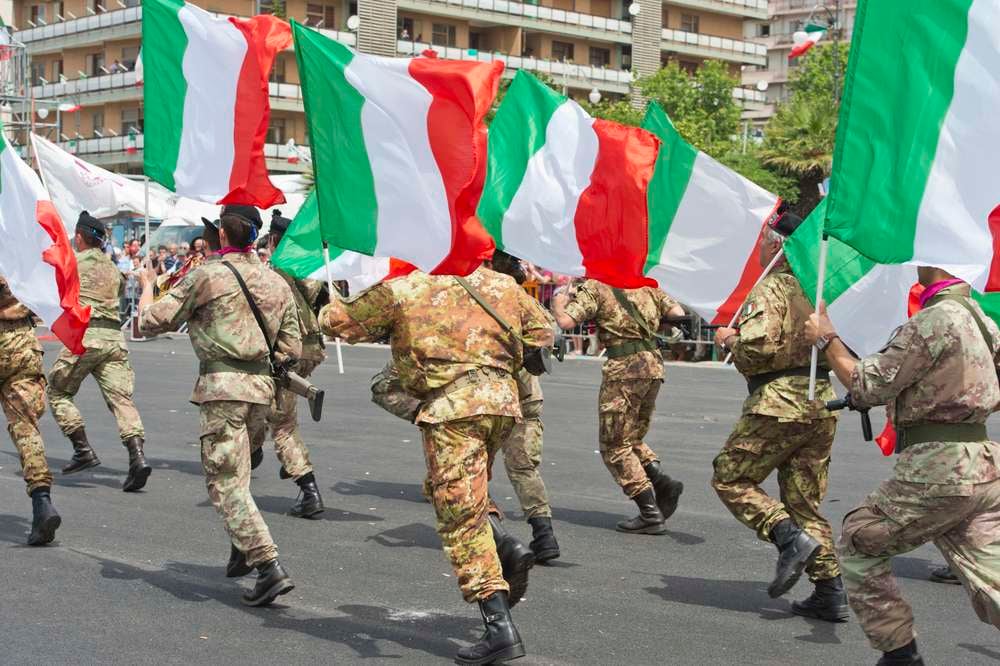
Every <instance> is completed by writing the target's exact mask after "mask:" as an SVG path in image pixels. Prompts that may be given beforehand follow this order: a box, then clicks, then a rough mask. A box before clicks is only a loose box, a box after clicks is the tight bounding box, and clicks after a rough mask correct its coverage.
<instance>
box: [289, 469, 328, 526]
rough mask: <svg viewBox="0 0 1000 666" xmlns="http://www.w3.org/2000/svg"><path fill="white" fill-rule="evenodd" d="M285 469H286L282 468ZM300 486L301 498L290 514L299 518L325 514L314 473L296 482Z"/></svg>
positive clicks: (296, 501)
mask: <svg viewBox="0 0 1000 666" xmlns="http://www.w3.org/2000/svg"><path fill="white" fill-rule="evenodd" d="M282 469H284V467H282ZM295 483H297V484H298V485H299V498H298V499H297V500H295V504H293V505H292V508H291V510H290V511H289V512H288V513H289V514H291V515H293V516H296V517H297V518H312V517H313V516H318V515H319V514H321V513H323V509H324V508H326V507H324V506H323V498H322V497H320V494H319V488H317V487H316V477H314V476H313V473H312V472H309V473H308V474H306V475H304V476H301V477H299V479H298V480H297V481H296V482H295Z"/></svg>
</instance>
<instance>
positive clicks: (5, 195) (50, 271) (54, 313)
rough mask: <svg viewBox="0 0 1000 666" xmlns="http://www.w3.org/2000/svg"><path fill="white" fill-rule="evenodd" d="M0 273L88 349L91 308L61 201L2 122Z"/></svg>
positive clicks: (67, 341) (65, 336)
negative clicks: (85, 304) (10, 138)
mask: <svg viewBox="0 0 1000 666" xmlns="http://www.w3.org/2000/svg"><path fill="white" fill-rule="evenodd" d="M0 237H2V238H3V242H2V243H0V274H2V275H3V276H4V277H5V278H6V279H7V284H8V285H10V290H11V292H13V294H14V296H16V297H17V299H18V300H19V301H21V302H22V303H24V305H26V306H27V307H28V309H30V310H31V311H32V312H34V313H35V314H36V315H38V317H39V318H41V320H42V321H43V322H45V325H46V326H48V327H49V329H50V330H51V331H52V333H53V334H54V335H55V336H56V337H57V338H59V340H60V341H61V342H62V343H63V344H64V345H66V347H67V348H68V349H69V350H70V351H72V352H73V353H74V354H82V353H83V352H84V351H85V350H84V348H83V334H84V333H86V331H87V326H88V324H89V322H90V307H89V306H88V307H83V306H81V305H80V277H79V275H78V274H77V272H76V255H75V254H73V248H72V247H71V246H70V243H69V238H68V237H67V235H66V230H65V228H64V227H63V224H62V221H61V220H60V219H59V214H58V213H57V212H56V209H55V206H53V205H52V202H51V201H49V197H48V194H47V193H46V192H45V188H44V187H43V186H42V182H41V181H40V180H39V179H38V176H37V175H36V174H35V172H34V171H32V170H31V167H29V166H28V165H27V164H25V163H24V161H23V160H22V159H21V158H20V157H19V156H18V155H17V153H16V152H15V151H14V149H13V148H12V147H11V146H10V144H8V143H7V140H6V138H4V137H3V130H2V127H0Z"/></svg>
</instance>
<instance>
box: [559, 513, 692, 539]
mask: <svg viewBox="0 0 1000 666" xmlns="http://www.w3.org/2000/svg"><path fill="white" fill-rule="evenodd" d="M630 517H631V516H627V515H625V514H624V513H622V514H614V513H608V512H606V511H580V510H579V509H565V508H561V507H553V508H552V518H553V519H554V520H559V521H562V522H565V523H571V524H573V525H579V526H581V527H596V528H598V529H605V530H611V531H612V532H616V533H617V530H615V525H616V524H618V521H619V520H622V519H623V518H630ZM667 525H668V526H669V525H670V521H667ZM557 536H558V533H557ZM622 536H623V537H624V536H627V535H622ZM666 536H668V537H670V538H671V539H673V540H674V541H676V542H677V543H679V544H681V545H682V546H697V545H698V544H700V543H705V540H704V539H703V538H701V537H700V536H696V535H694V534H688V533H687V532H676V531H674V530H670V529H668V530H667V534H666ZM643 538H648V537H645V536H644V537H643Z"/></svg>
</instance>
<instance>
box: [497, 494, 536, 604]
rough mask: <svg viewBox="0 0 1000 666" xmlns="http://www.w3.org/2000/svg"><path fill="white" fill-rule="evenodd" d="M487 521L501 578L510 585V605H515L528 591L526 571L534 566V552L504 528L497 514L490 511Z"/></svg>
mask: <svg viewBox="0 0 1000 666" xmlns="http://www.w3.org/2000/svg"><path fill="white" fill-rule="evenodd" d="M489 521H490V527H491V528H493V540H494V541H495V542H496V544H497V556H498V557H499V558H500V568H501V569H503V578H504V580H506V581H507V584H508V585H510V596H509V599H510V605H511V606H516V605H517V602H519V601H520V600H521V597H523V596H524V595H525V593H526V592H527V591H528V572H529V571H531V567H533V566H535V554H534V553H533V552H531V549H530V548H528V547H527V546H525V545H524V544H523V543H521V540H520V539H518V538H517V537H515V536H514V535H512V534H510V533H509V532H508V531H507V530H506V529H505V528H504V526H503V523H502V522H501V521H500V517H499V516H497V515H495V514H492V513H491V514H489ZM505 605H506V604H505Z"/></svg>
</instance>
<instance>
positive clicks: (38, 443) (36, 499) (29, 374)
mask: <svg viewBox="0 0 1000 666" xmlns="http://www.w3.org/2000/svg"><path fill="white" fill-rule="evenodd" d="M0 382H2V383H0V404H2V405H3V413H4V415H5V416H6V417H7V432H8V433H10V438H11V439H12V440H13V441H14V446H15V447H17V453H18V455H19V456H20V458H21V474H22V476H23V477H24V482H25V484H27V486H28V495H29V496H30V497H31V512H32V518H31V534H30V535H28V545H29V546H42V545H44V544H47V543H51V542H52V540H53V539H54V538H55V534H56V529H58V527H59V525H60V523H61V522H62V519H61V518H60V517H59V514H58V513H56V509H55V507H54V506H52V499H51V494H50V489H51V488H52V473H51V472H49V465H48V463H47V462H46V461H45V444H44V443H43V442H42V434H41V433H40V432H39V431H38V419H39V418H40V417H41V416H42V414H43V413H44V412H45V374H44V372H43V368H42V346H41V345H40V344H38V338H37V337H35V323H34V321H32V318H31V313H30V312H29V311H28V308H26V307H24V305H22V304H21V303H19V302H18V300H17V299H16V298H14V294H12V293H11V291H10V287H9V286H8V285H7V280H5V279H4V278H3V277H0Z"/></svg>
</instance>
